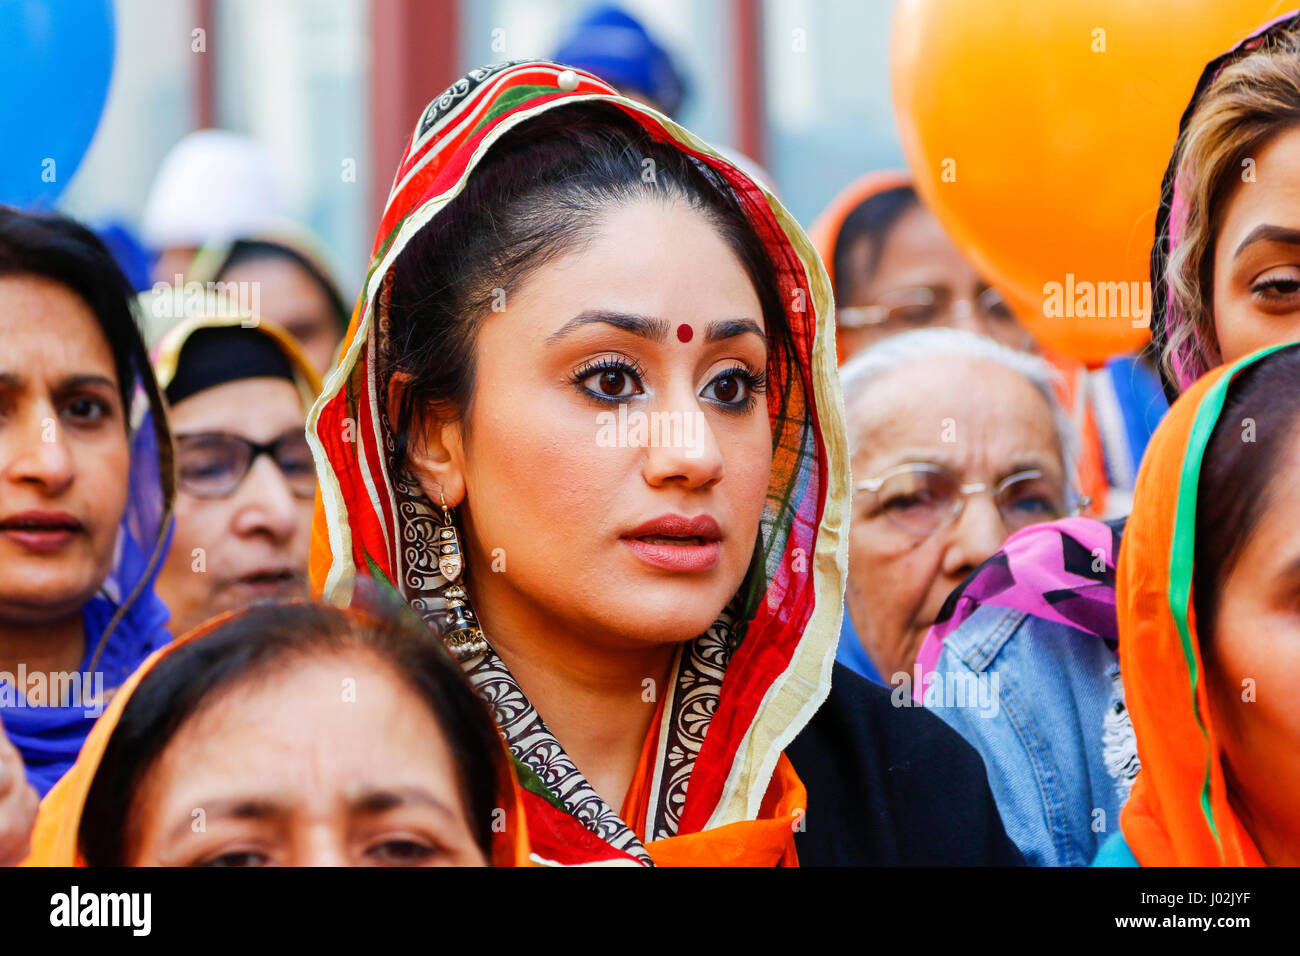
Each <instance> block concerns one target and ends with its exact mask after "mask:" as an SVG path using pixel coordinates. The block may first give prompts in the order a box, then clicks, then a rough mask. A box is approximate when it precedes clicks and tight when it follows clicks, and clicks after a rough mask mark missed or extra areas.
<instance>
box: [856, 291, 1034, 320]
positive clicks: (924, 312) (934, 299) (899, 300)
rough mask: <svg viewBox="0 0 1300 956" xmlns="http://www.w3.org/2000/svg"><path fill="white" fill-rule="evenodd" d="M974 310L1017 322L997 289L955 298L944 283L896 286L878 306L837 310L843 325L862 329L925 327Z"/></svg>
mask: <svg viewBox="0 0 1300 956" xmlns="http://www.w3.org/2000/svg"><path fill="white" fill-rule="evenodd" d="M963 311H965V312H970V311H973V312H974V314H975V315H978V316H979V317H980V318H981V319H984V320H986V321H989V322H1014V321H1015V316H1014V315H1013V314H1012V312H1011V307H1010V306H1008V305H1007V302H1006V300H1005V299H1003V298H1002V295H1001V294H1000V293H999V292H998V290H997V289H992V288H990V289H985V290H984V291H983V292H981V293H980V294H979V295H977V296H976V297H975V300H974V302H972V301H971V300H970V299H957V298H954V297H953V294H952V290H951V289H948V288H947V287H945V286H912V287H909V288H906V289H895V290H894V291H893V292H888V293H886V294H885V295H882V296H881V297H880V301H879V302H877V303H876V304H875V305H867V306H858V307H850V308H844V309H836V310H835V321H836V324H838V325H839V326H840V327H841V328H845V329H862V328H868V327H875V326H881V325H892V326H896V327H898V328H906V329H922V328H926V327H928V326H931V325H937V324H939V323H940V322H942V321H943V320H944V319H945V318H947V317H948V316H949V315H954V314H957V313H960V312H963Z"/></svg>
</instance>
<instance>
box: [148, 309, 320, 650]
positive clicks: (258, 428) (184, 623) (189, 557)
mask: <svg viewBox="0 0 1300 956" xmlns="http://www.w3.org/2000/svg"><path fill="white" fill-rule="evenodd" d="M155 304H157V303H153V302H148V301H147V302H146V305H145V308H146V309H152V308H153V306H154V305H155ZM221 305H222V304H221V303H220V302H216V301H215V300H210V301H206V302H205V307H204V309H202V310H199V311H201V312H204V313H205V314H203V315H198V316H194V317H191V318H189V319H185V320H183V321H181V322H180V323H179V324H178V325H176V326H175V327H173V328H171V329H170V330H169V331H168V332H167V333H166V334H165V335H164V336H163V337H162V339H161V341H160V342H159V343H158V346H157V347H156V349H155V351H154V356H153V365H154V371H155V373H156V375H157V377H158V382H159V385H161V386H162V388H163V391H164V394H165V396H166V398H167V402H168V404H169V406H170V411H171V422H172V431H173V435H174V437H175V444H176V479H177V494H176V530H175V533H174V535H173V538H172V544H171V550H170V551H169V552H168V555H167V561H166V563H164V565H163V569H162V573H161V574H160V575H159V576H158V594H159V596H160V597H162V599H163V601H164V602H166V604H167V606H168V607H169V608H170V609H171V613H172V621H171V626H172V630H173V632H174V633H176V634H183V633H185V632H186V631H189V630H190V629H191V628H193V627H195V626H196V625H198V624H201V623H203V622H204V621H205V620H207V619H208V618H210V617H213V616H214V615H216V614H219V613H221V612H223V611H229V610H233V609H235V608H239V607H243V606H244V605H247V604H251V603H253V602H255V601H259V600H266V599H273V598H295V597H306V596H307V556H308V550H309V547H310V544H311V520H312V507H313V503H314V499H315V495H316V468H315V464H314V462H313V460H312V456H311V450H310V448H308V446H307V437H306V430H305V428H306V421H307V409H308V408H310V407H311V403H312V401H313V400H314V398H315V396H316V394H317V392H319V390H320V379H319V378H318V377H317V375H316V372H315V370H314V369H313V367H312V366H311V364H310V363H309V362H308V361H307V359H306V358H305V357H304V355H303V353H302V352H301V351H300V350H299V348H298V346H297V345H296V343H295V342H294V340H293V339H292V338H291V337H290V336H289V335H288V333H286V332H283V331H281V330H280V329H279V328H277V327H275V326H272V325H270V324H269V323H265V322H258V321H257V318H256V317H255V316H240V315H237V314H234V313H233V312H230V311H228V310H223V309H222V308H221Z"/></svg>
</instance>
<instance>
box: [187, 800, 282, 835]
mask: <svg viewBox="0 0 1300 956" xmlns="http://www.w3.org/2000/svg"><path fill="white" fill-rule="evenodd" d="M194 806H195V808H196V809H201V810H202V811H203V815H204V819H205V820H206V819H214V820H215V819H221V818H223V817H233V818H234V819H236V820H265V819H268V818H271V817H282V816H284V815H285V814H286V813H288V812H289V811H288V807H287V806H286V805H285V804H283V803H279V802H277V801H276V800H275V799H274V798H272V797H236V798H235V799H232V800H208V801H199V802H196V803H195V804H194ZM193 823H194V818H193V815H192V814H191V815H190V816H187V817H185V818H184V819H183V820H181V821H180V822H178V823H177V824H176V826H175V827H173V828H172V830H171V832H170V833H169V834H168V836H169V837H171V838H173V839H174V838H175V837H177V836H179V835H180V834H181V833H182V832H183V831H185V830H189V829H191V828H192V826H193Z"/></svg>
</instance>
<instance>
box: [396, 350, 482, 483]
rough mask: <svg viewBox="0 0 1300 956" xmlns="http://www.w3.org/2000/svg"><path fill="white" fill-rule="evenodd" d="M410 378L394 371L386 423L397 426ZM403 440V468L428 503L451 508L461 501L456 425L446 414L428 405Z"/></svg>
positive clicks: (461, 472) (462, 475)
mask: <svg viewBox="0 0 1300 956" xmlns="http://www.w3.org/2000/svg"><path fill="white" fill-rule="evenodd" d="M410 384H411V376H410V375H409V374H408V373H406V372H394V373H393V376H392V378H391V379H390V380H389V382H388V396H387V412H388V421H389V422H390V423H392V425H393V427H394V428H396V427H397V421H398V413H399V411H400V410H401V401H402V393H403V392H404V391H405V390H406V389H407V388H408V387H409V386H410ZM409 427H410V429H411V434H410V435H408V436H407V441H406V467H407V470H408V471H410V473H411V476H412V477H413V478H415V480H416V481H417V482H418V483H419V485H420V490H421V491H423V492H424V494H425V497H427V498H428V499H429V501H430V503H431V504H433V505H435V506H436V505H441V504H442V503H443V501H444V500H445V501H446V502H447V507H448V508H455V507H456V506H458V505H459V504H460V503H461V502H463V501H464V500H465V455H464V445H463V443H462V441H461V427H460V422H459V421H458V420H456V419H454V418H452V417H451V416H450V415H445V414H444V415H439V413H438V410H437V409H436V408H434V407H432V406H429V407H426V408H423V409H421V410H419V411H418V412H417V414H416V415H415V416H414V417H413V419H412V421H411V423H410V426H409Z"/></svg>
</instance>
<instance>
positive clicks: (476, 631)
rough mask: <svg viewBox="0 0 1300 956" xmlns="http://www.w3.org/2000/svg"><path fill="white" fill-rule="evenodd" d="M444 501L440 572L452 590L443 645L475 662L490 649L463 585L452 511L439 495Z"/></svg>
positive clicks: (462, 565) (446, 593) (448, 594)
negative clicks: (475, 659) (476, 658)
mask: <svg viewBox="0 0 1300 956" xmlns="http://www.w3.org/2000/svg"><path fill="white" fill-rule="evenodd" d="M438 497H439V499H441V501H442V527H441V528H440V529H438V570H439V571H440V572H441V573H442V576H443V577H444V578H446V579H447V582H448V584H449V585H450V587H448V588H447V590H445V591H443V593H442V596H443V597H444V598H446V599H447V632H446V635H445V636H444V637H443V643H444V644H446V645H447V650H449V651H451V654H452V656H453V657H455V658H456V659H457V660H459V661H468V660H472V659H474V658H475V657H478V656H479V655H480V654H483V653H485V652H486V651H487V649H488V643H487V641H486V640H484V638H483V631H482V630H481V629H480V628H479V626H478V618H476V617H475V616H474V610H473V608H471V607H470V606H469V595H468V594H467V593H466V592H465V586H464V585H463V584H461V583H460V575H461V572H462V571H464V569H465V562H464V559H463V558H462V557H461V551H460V535H459V534H458V533H457V532H456V526H455V525H454V524H452V521H451V509H450V508H448V507H447V499H446V498H443V495H442V492H441V491H440V492H438Z"/></svg>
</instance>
